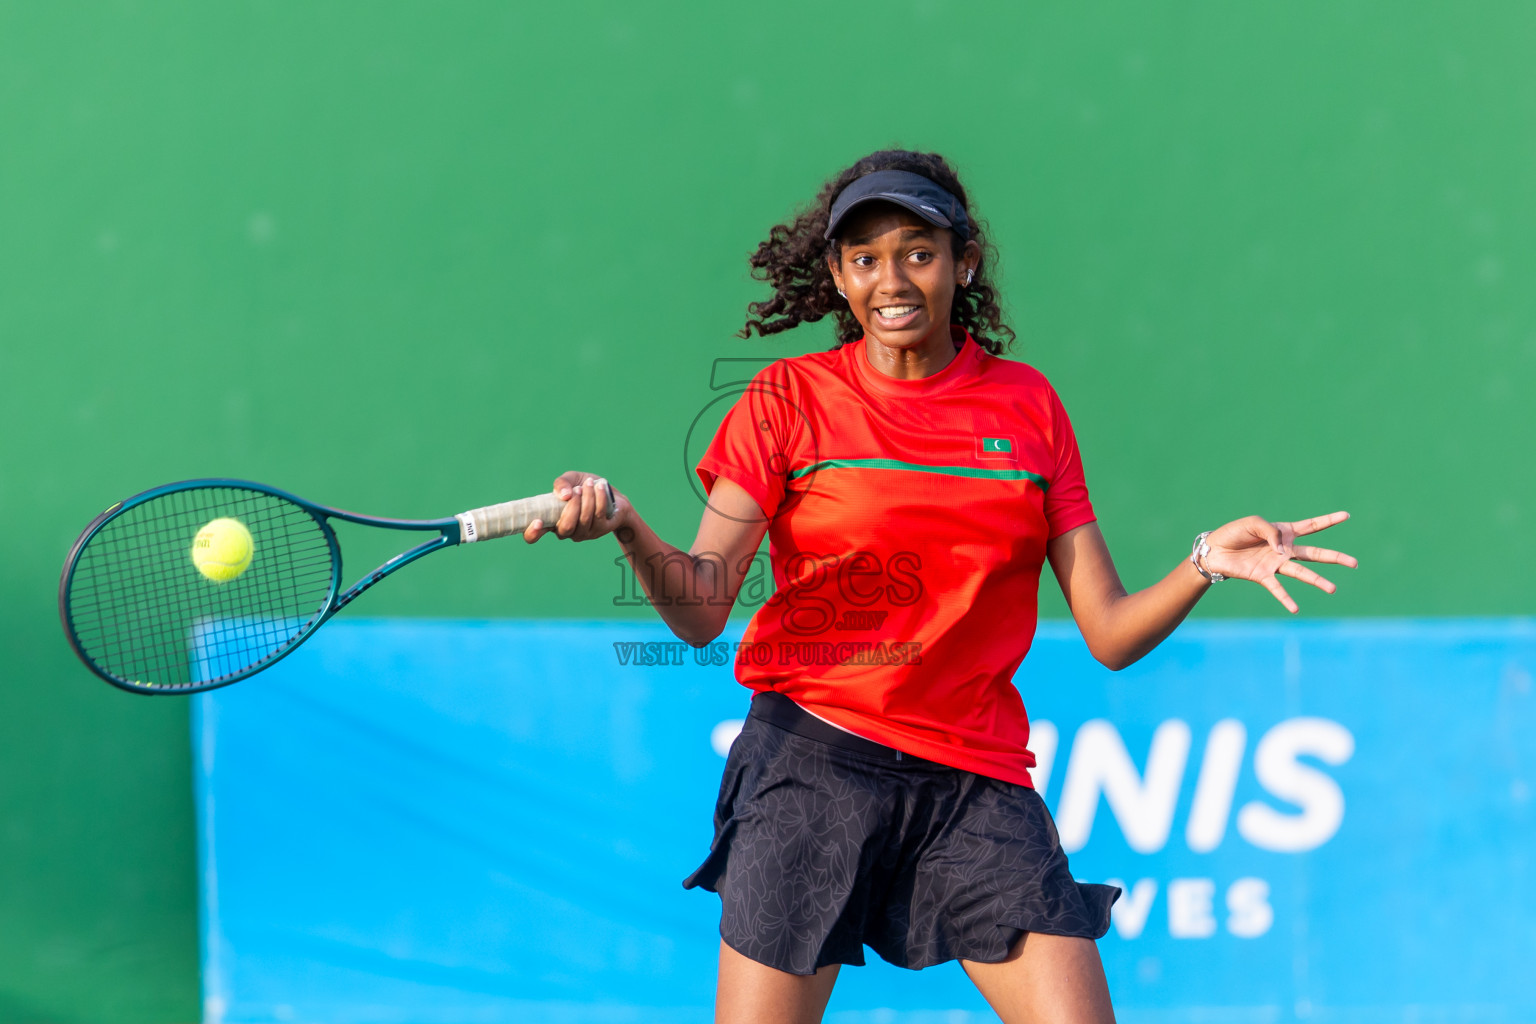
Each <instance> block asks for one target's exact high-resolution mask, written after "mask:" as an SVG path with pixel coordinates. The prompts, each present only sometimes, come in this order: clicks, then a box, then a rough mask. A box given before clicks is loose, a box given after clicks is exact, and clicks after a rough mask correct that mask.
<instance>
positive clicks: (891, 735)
mask: <svg viewBox="0 0 1536 1024" xmlns="http://www.w3.org/2000/svg"><path fill="white" fill-rule="evenodd" d="M992 261H993V251H992V249H991V246H990V245H989V243H988V242H987V240H986V238H985V236H984V234H983V229H982V225H981V224H980V223H979V222H978V220H977V219H976V216H975V212H974V208H973V207H972V206H971V205H970V202H969V200H968V198H967V195H966V192H965V189H964V188H963V187H962V186H961V184H960V181H959V179H958V178H957V177H956V175H955V172H954V171H953V170H951V169H950V167H949V165H948V164H947V163H946V162H945V161H944V160H943V159H942V158H940V157H938V156H936V155H933V154H922V153H912V152H906V151H887V152H880V153H874V154H872V155H870V156H868V157H866V158H864V159H863V160H860V161H859V162H858V163H857V164H855V165H854V166H852V167H850V168H849V169H847V170H846V171H844V172H843V173H842V174H840V175H838V176H837V177H836V178H835V179H833V180H832V181H831V182H829V183H828V184H827V185H826V186H825V187H824V188H823V189H822V190H821V193H820V194H819V195H818V196H817V198H816V200H815V202H814V203H813V204H812V205H811V206H810V208H809V209H808V210H806V211H805V212H803V213H801V214H800V215H799V216H798V217H796V218H795V219H794V220H793V221H791V222H790V223H788V224H780V225H778V226H777V227H775V228H774V229H773V230H772V231H771V232H770V233H769V236H768V240H767V241H765V242H764V243H763V244H762V245H761V246H759V248H758V250H757V253H756V254H755V255H754V256H753V257H752V261H751V262H752V266H753V268H754V270H755V271H756V273H757V274H758V276H759V277H760V278H762V279H764V280H766V281H768V282H769V283H770V284H771V285H772V286H773V289H774V294H773V297H772V298H770V299H768V300H767V301H765V302H758V303H753V304H752V305H751V307H749V308H750V311H751V314H752V318H751V319H749V320H748V321H747V328H746V329H744V330H743V332H742V333H743V336H746V334H747V333H748V332H749V331H750V330H756V331H758V332H759V333H760V334H765V335H766V334H773V333H777V332H779V331H783V330H787V329H789V328H791V327H794V326H795V325H797V324H801V323H808V322H813V321H816V320H820V319H821V318H822V317H825V316H827V315H829V314H830V315H831V316H832V317H833V319H834V322H835V323H836V335H837V341H838V347H837V348H835V349H833V350H832V351H830V352H822V353H817V354H814V355H807V356H799V357H796V358H793V359H784V360H780V361H779V362H777V363H774V364H773V365H772V366H770V367H768V368H767V369H766V370H764V371H763V372H762V373H761V374H759V375H758V377H757V378H756V380H755V381H754V383H753V385H752V387H751V388H750V389H749V390H748V392H747V393H746V394H745V395H743V396H742V398H741V399H740V401H738V403H737V404H736V406H735V407H734V408H733V409H732V411H731V412H730V414H729V415H728V416H727V417H726V419H725V422H724V423H723V424H722V425H721V427H720V429H719V432H718V433H717V435H716V436H715V439H714V442H713V444H712V445H711V446H710V448H709V450H708V451H707V453H706V454H705V456H704V458H703V460H702V461H701V462H700V463H699V466H698V473H699V476H700V477H701V478H702V480H703V481H704V485H705V487H706V488H708V492H709V503H708V507H707V508H706V509H705V510H704V515H703V519H702V521H701V522H700V524H699V531H698V536H697V537H696V538H695V539H694V542H693V546H692V547H691V548H690V549H689V550H688V552H686V553H684V552H681V551H680V550H679V549H677V548H675V547H673V546H672V545H670V544H668V543H667V542H666V541H663V540H662V539H661V538H660V537H658V536H657V535H656V534H655V533H654V532H653V531H652V530H651V528H650V527H649V526H647V525H646V523H645V521H644V520H643V519H641V518H640V515H639V513H638V512H636V511H635V509H634V508H633V507H632V506H631V505H630V504H629V503H628V502H627V501H626V500H624V498H623V496H622V495H617V493H616V492H615V494H616V497H617V498H618V512H617V513H616V514H615V515H614V517H613V518H612V519H605V518H604V517H603V516H602V515H599V514H598V508H599V498H600V497H601V496H602V494H603V491H604V488H605V487H606V482H605V481H603V480H602V478H601V477H598V476H594V475H589V474H584V473H566V474H564V475H563V476H561V477H560V478H559V479H557V480H556V481H555V490H556V491H557V492H558V493H560V494H561V495H562V496H563V497H566V498H568V499H569V504H568V505H567V507H566V510H565V513H564V514H563V515H562V516H561V518H560V522H559V523H558V524H557V525H555V526H554V527H553V528H552V529H553V532H555V533H556V534H557V535H558V536H560V537H564V538H570V539H575V540H587V539H590V538H592V537H597V536H600V535H602V534H604V533H608V532H614V533H615V534H616V535H617V537H618V539H619V543H620V544H621V545H622V547H623V549H624V551H625V553H626V555H627V556H628V557H629V559H630V562H631V564H632V565H633V566H634V568H635V572H636V574H637V575H638V576H639V579H640V582H641V583H642V584H643V585H644V587H645V590H646V593H647V594H648V595H649V596H650V598H651V600H652V602H653V603H654V604H655V606H656V609H657V611H658V612H660V613H661V616H662V618H663V619H665V620H666V622H667V624H668V625H669V626H670V627H671V628H672V630H673V632H675V633H676V634H677V635H678V636H679V637H680V638H682V639H683V640H686V641H688V642H690V643H693V644H704V643H707V642H709V641H710V640H713V639H714V638H715V637H716V636H717V635H719V633H720V631H721V629H722V628H723V627H724V626H725V623H726V616H727V614H728V613H729V611H730V606H731V602H732V601H733V600H734V599H735V596H736V593H737V590H738V588H739V587H740V586H741V583H742V580H743V577H744V575H745V573H746V572H747V570H748V568H749V567H750V565H751V563H752V557H753V554H754V553H755V552H756V551H757V549H758V545H759V543H760V542H761V541H762V538H763V534H764V533H765V532H766V533H767V534H768V536H769V539H770V554H771V561H772V564H773V571H774V579H775V582H776V584H777V588H778V589H777V591H776V593H775V596H774V598H773V599H772V600H771V601H770V602H769V603H767V604H765V605H764V606H763V607H762V608H761V609H760V610H759V611H758V612H757V614H756V615H755V616H754V617H753V619H752V622H751V624H750V626H749V627H748V628H747V631H746V635H745V638H744V643H743V646H742V648H741V650H740V654H739V655H738V658H737V665H736V673H737V677H738V678H739V679H740V680H741V681H742V682H743V683H745V684H746V685H747V686H749V687H751V689H752V690H753V691H755V695H754V697H753V699H752V706H751V711H750V715H749V717H748V719H747V722H746V725H745V727H744V728H743V730H742V732H741V735H740V736H739V737H738V738H737V740H736V742H735V744H734V745H733V746H732V748H731V751H730V755H729V757H728V759H727V763H726V768H725V778H724V781H723V783H722V785H721V789H720V799H719V804H718V806H717V808H716V812H715V841H714V844H713V846H712V847H711V852H710V854H709V856H708V857H707V858H706V859H705V861H704V863H703V864H702V865H701V866H700V867H699V869H698V870H697V871H696V872H694V874H693V875H692V876H691V877H690V878H688V880H687V881H686V882H685V884H686V885H688V886H690V887H692V886H702V887H704V888H707V889H711V890H713V891H715V892H718V893H719V894H720V899H721V904H722V908H723V912H722V916H721V922H720V934H721V938H722V940H723V941H722V943H721V946H720V978H719V988H718V996H717V1004H716V1006H717V1009H716V1016H717V1020H720V1021H728V1022H745V1021H752V1022H785V1024H789V1022H810V1021H817V1020H819V1019H820V1018H821V1014H822V1011H823V1009H824V1007H825V1006H826V1003H827V998H828V996H829V995H830V993H831V991H832V985H833V981H834V980H835V978H836V977H837V972H838V969H839V966H840V965H842V964H862V963H863V962H864V956H863V947H864V946H865V945H868V946H870V947H872V948H873V949H874V950H875V951H876V952H877V953H879V954H880V956H882V957H884V958H885V959H886V960H888V961H890V962H891V963H894V964H897V965H899V966H902V967H910V968H914V969H916V968H922V967H928V966H931V965H933V964H937V963H942V962H944V961H947V960H956V959H958V960H960V962H961V964H962V965H963V966H964V968H965V970H966V972H967V974H969V975H970V977H971V979H972V980H973V981H974V982H975V984H976V986H977V987H978V988H979V989H980V990H981V992H982V994H983V995H984V996H985V997H986V999H987V1001H988V1002H989V1003H990V1004H991V1005H992V1007H993V1008H994V1009H995V1010H996V1011H997V1013H998V1015H999V1016H1000V1017H1002V1019H1003V1020H1004V1021H1007V1022H1022V1021H1026V1020H1028V1021H1034V1020H1051V1021H1064V1022H1077V1021H1083V1022H1088V1021H1094V1022H1097V1021H1109V1020H1112V1019H1113V1014H1112V1011H1111V1009H1110V1002H1109V992H1108V989H1107V986H1106V984H1105V979H1104V971H1103V967H1102V966H1101V965H1100V962H1099V956H1098V950H1097V947H1096V946H1095V945H1094V940H1095V939H1097V938H1098V937H1100V936H1101V935H1103V934H1104V933H1105V931H1106V930H1107V929H1108V927H1109V910H1110V904H1111V903H1113V901H1114V899H1115V897H1116V896H1117V895H1118V891H1117V890H1115V889H1111V888H1109V887H1107V886H1102V885H1086V884H1079V883H1077V882H1076V881H1074V880H1073V878H1072V874H1071V872H1070V871H1069V870H1068V867H1067V858H1066V856H1065V854H1064V853H1063V852H1062V850H1061V847H1060V845H1059V844H1058V842H1057V837H1056V830H1055V827H1054V825H1053V824H1052V822H1051V819H1050V815H1049V813H1048V812H1047V810H1046V808H1045V805H1044V803H1043V802H1042V801H1041V799H1040V797H1039V796H1038V795H1037V794H1036V793H1035V791H1034V790H1033V789H1032V788H1031V782H1030V775H1029V769H1030V768H1031V766H1033V764H1034V757H1033V756H1032V755H1031V754H1030V752H1029V749H1028V739H1029V721H1028V719H1027V718H1026V716H1025V713H1024V705H1023V702H1022V700H1021V698H1020V695H1019V690H1018V689H1017V688H1016V687H1015V686H1014V683H1013V678H1014V672H1015V670H1016V669H1018V667H1019V664H1020V662H1021V661H1022V660H1023V658H1024V655H1025V653H1026V652H1027V651H1028V650H1029V646H1030V641H1031V639H1032V637H1033V635H1034V630H1035V617H1036V596H1037V590H1038V586H1039V579H1040V571H1041V568H1042V567H1043V565H1044V563H1045V562H1046V561H1049V562H1050V564H1051V568H1052V570H1053V571H1054V572H1055V575H1056V579H1057V581H1058V582H1059V583H1060V585H1061V589H1062V592H1063V593H1064V594H1065V595H1066V599H1067V603H1068V604H1069V605H1070V607H1071V609H1072V616H1073V618H1074V619H1075V620H1076V621H1077V624H1078V626H1079V628H1080V629H1081V630H1082V633H1083V637H1084V638H1085V639H1086V640H1087V642H1088V647H1089V649H1090V650H1091V651H1092V652H1093V655H1094V657H1096V658H1097V659H1098V660H1099V661H1101V662H1103V663H1104V664H1105V665H1107V666H1109V667H1110V668H1114V669H1119V668H1123V667H1125V666H1126V665H1129V664H1131V663H1132V662H1134V661H1136V660H1137V659H1138V658H1140V657H1142V656H1143V655H1145V654H1146V653H1147V652H1148V651H1150V650H1152V648H1153V647H1155V646H1157V644H1158V643H1159V642H1161V641H1162V639H1163V638H1164V637H1166V636H1167V635H1168V634H1169V633H1170V632H1172V631H1173V629H1174V627H1175V626H1177V625H1178V624H1179V622H1180V621H1182V620H1183V619H1184V617H1185V616H1186V615H1187V614H1188V613H1189V611H1190V609H1191V608H1193V607H1194V605H1195V602H1196V601H1198V600H1200V598H1201V597H1202V596H1203V595H1204V594H1205V592H1206V590H1208V589H1209V588H1210V586H1211V585H1212V583H1214V582H1217V581H1220V580H1222V579H1228V578H1237V579H1246V580H1252V581H1254V582H1256V583H1259V584H1260V585H1261V586H1263V587H1265V588H1266V589H1267V590H1269V591H1270V593H1272V594H1273V595H1274V596H1275V598H1276V599H1277V600H1279V601H1280V603H1281V604H1283V605H1284V606H1285V607H1286V608H1287V609H1288V610H1290V611H1292V612H1294V611H1296V604H1295V602H1294V601H1292V600H1291V598H1290V596H1289V595H1288V594H1287V593H1286V592H1285V590H1284V589H1283V588H1282V587H1281V585H1280V583H1279V581H1278V580H1277V579H1276V576H1277V575H1282V576H1289V577H1291V578H1292V579H1296V580H1300V581H1301V582H1304V583H1310V584H1312V585H1313V586H1316V587H1318V588H1320V589H1321V590H1323V591H1325V592H1327V593H1332V592H1333V590H1334V586H1333V584H1332V583H1330V582H1328V581H1327V580H1325V579H1323V578H1322V577H1320V576H1318V575H1317V574H1316V573H1314V572H1312V571H1311V570H1310V569H1307V568H1305V567H1303V566H1301V565H1299V564H1297V562H1296V561H1295V560H1298V559H1299V560H1304V561H1312V562H1331V563H1335V564H1338V565H1346V566H1353V565H1355V560H1354V559H1353V558H1351V557H1349V556H1348V555H1344V554H1341V553H1339V552H1337V551H1330V550H1326V549H1323V548H1316V547H1310V546H1305V545H1301V544H1298V543H1296V540H1297V538H1298V537H1302V536H1305V535H1307V534H1311V533H1315V532H1317V531H1319V530H1323V529H1326V528H1328V527H1330V526H1333V525H1334V524H1336V523H1339V522H1342V521H1343V520H1344V519H1345V518H1347V516H1346V515H1345V513H1343V512H1336V513H1333V514H1332V515H1327V516H1320V517H1317V518H1314V519H1307V520H1303V521H1301V522H1295V523H1280V522H1270V521H1268V520H1266V519H1261V518H1259V517H1257V516H1249V517H1248V518H1245V519H1239V520H1236V521H1234V522H1230V523H1227V524H1226V525H1225V526H1221V527H1219V528H1217V529H1215V530H1211V531H1210V532H1208V533H1202V534H1200V536H1199V537H1198V538H1196V541H1195V544H1194V550H1193V552H1192V554H1191V556H1190V557H1189V558H1184V559H1180V561H1179V563H1178V564H1177V566H1176V567H1175V568H1174V569H1173V570H1172V571H1171V572H1170V573H1168V575H1167V576H1165V577H1164V578H1163V579H1162V580H1161V581H1159V582H1158V583H1155V584H1153V585H1152V586H1150V587H1148V588H1147V589H1145V590H1142V591H1140V592H1138V593H1135V594H1128V593H1126V590H1125V588H1124V587H1123V586H1122V585H1121V583H1120V578H1119V576H1118V575H1117V574H1116V572H1115V566H1114V563H1113V561H1112V560H1111V559H1110V555H1109V550H1108V548H1107V547H1106V546H1105V543H1104V538H1103V536H1102V535H1101V534H1100V532H1099V528H1098V526H1097V525H1096V523H1095V518H1094V512H1093V507H1092V505H1091V504H1090V503H1089V500H1088V491H1087V487H1086V485H1085V484H1084V478H1083V467H1082V463H1081V460H1080V459H1079V456H1078V447H1077V442H1076V440H1075V438H1074V436H1073V433H1072V425H1071V423H1070V422H1069V420H1068V419H1067V414H1066V412H1065V410H1064V409H1063V408H1062V404H1061V401H1060V400H1059V399H1058V398H1057V396H1056V392H1055V391H1054V390H1052V388H1051V385H1050V384H1049V383H1048V382H1047V381H1046V379H1045V378H1044V377H1043V376H1041V374H1040V373H1039V372H1038V371H1036V370H1034V369H1032V368H1031V367H1029V366H1026V365H1025V364H1023V363H1018V362H1012V361H1009V360H1005V359H1002V358H999V356H1000V354H1001V352H1002V351H1003V349H1004V348H1005V344H1006V341H1007V340H1009V339H1011V338H1012V332H1011V331H1009V329H1008V328H1007V327H1006V326H1004V324H1003V323H1002V319H1001V312H1000V310H999V306H998V297H997V291H996V288H995V285H994V284H993V281H992V279H991V277H990V274H989V271H990V268H991V264H992ZM550 529H551V528H550V527H546V526H545V524H543V523H535V524H533V525H532V526H531V527H529V529H528V532H527V534H526V535H525V536H526V538H527V539H528V540H529V541H530V542H531V541H534V540H537V539H538V537H539V536H540V535H541V534H542V533H544V532H548V531H549V530H550ZM1026 685H1027V686H1028V687H1034V686H1046V685H1049V680H1038V681H1030V682H1029V683H1027V684H1026Z"/></svg>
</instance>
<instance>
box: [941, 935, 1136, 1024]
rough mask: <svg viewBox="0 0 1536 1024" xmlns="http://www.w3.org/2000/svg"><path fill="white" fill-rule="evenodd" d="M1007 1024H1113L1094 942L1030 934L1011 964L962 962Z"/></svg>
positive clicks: (1012, 955)
mask: <svg viewBox="0 0 1536 1024" xmlns="http://www.w3.org/2000/svg"><path fill="white" fill-rule="evenodd" d="M960 963H961V965H962V966H964V967H965V973H966V974H968V975H970V978H971V981H972V982H974V983H975V985H976V988H977V989H978V990H979V991H980V992H981V994H982V996H983V997H984V998H985V999H986V1000H987V1002H988V1003H989V1004H991V1006H992V1009H993V1010H995V1011H996V1012H997V1015H998V1016H999V1017H1001V1018H1002V1019H1003V1024H1045V1022H1047V1021H1049V1022H1050V1024H1113V1022H1114V1019H1115V1012H1114V1010H1113V1009H1112V1008H1111V1007H1110V1004H1109V983H1108V982H1107V981H1106V980H1105V978H1104V964H1103V962H1102V961H1100V960H1099V947H1098V946H1097V945H1095V944H1094V941H1093V940H1092V939H1081V938H1075V937H1072V936H1068V935H1046V934H1045V933H1043V932H1026V933H1025V934H1024V937H1023V938H1021V939H1019V941H1018V942H1017V943H1016V944H1015V945H1014V947H1013V950H1012V952H1010V953H1009V954H1008V958H1007V959H1006V960H1003V961H1000V962H999V963H995V964H982V963H976V962H974V961H971V960H962V961H960Z"/></svg>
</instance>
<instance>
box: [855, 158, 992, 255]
mask: <svg viewBox="0 0 1536 1024" xmlns="http://www.w3.org/2000/svg"><path fill="white" fill-rule="evenodd" d="M875 202H880V203H895V204H896V205H897V206H900V207H904V208H905V209H908V210H911V211H912V212H913V213H915V214H917V215H918V216H919V217H921V218H923V220H925V221H927V222H928V223H930V224H933V225H935V226H936V227H941V228H949V229H950V230H951V231H953V232H954V233H955V234H957V235H959V236H960V237H961V238H963V239H966V240H969V239H970V237H971V221H970V218H969V217H967V216H966V215H965V207H964V206H962V205H960V200H958V199H956V198H955V197H954V196H953V195H951V194H950V193H949V191H948V190H947V189H944V188H941V187H940V186H939V185H937V184H935V183H934V182H932V181H930V180H929V179H927V178H925V177H923V176H922V175H921V174H913V173H912V172H911V171H874V172H872V173H870V174H866V175H864V177H862V178H856V179H854V180H853V181H851V182H849V183H848V187H847V188H845V189H843V190H842V191H841V192H839V193H838V194H837V198H836V199H834V200H833V201H832V214H831V216H830V217H829V218H828V219H827V233H826V236H825V237H827V238H834V237H836V235H837V229H838V226H839V225H840V224H842V222H843V220H844V219H845V218H846V217H847V216H848V214H849V212H850V211H851V210H853V208H854V207H856V206H860V205H862V204H864V203H875Z"/></svg>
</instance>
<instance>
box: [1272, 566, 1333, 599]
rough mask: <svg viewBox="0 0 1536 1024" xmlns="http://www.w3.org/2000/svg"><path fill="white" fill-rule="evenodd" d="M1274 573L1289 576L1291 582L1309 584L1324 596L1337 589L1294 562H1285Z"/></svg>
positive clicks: (1328, 581) (1330, 582)
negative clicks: (1298, 581) (1297, 581)
mask: <svg viewBox="0 0 1536 1024" xmlns="http://www.w3.org/2000/svg"><path fill="white" fill-rule="evenodd" d="M1275 572H1277V573H1279V574H1280V575H1281V576H1289V577H1290V578H1291V579H1293V580H1300V581H1301V582H1302V583H1310V584H1312V585H1313V586H1314V587H1316V588H1317V589H1318V590H1321V591H1322V592H1323V593H1325V594H1331V593H1333V592H1334V591H1335V590H1338V589H1339V588H1338V587H1336V586H1334V585H1333V583H1332V581H1330V580H1326V579H1324V578H1323V577H1321V576H1319V575H1318V574H1317V573H1315V572H1313V571H1312V570H1311V569H1308V568H1307V567H1306V566H1304V565H1297V564H1296V563H1295V562H1286V563H1285V564H1284V565H1282V566H1280V568H1278V569H1276V570H1275Z"/></svg>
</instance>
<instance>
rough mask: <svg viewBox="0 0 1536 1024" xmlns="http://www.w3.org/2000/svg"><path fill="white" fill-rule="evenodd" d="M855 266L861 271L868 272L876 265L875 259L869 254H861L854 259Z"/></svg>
mask: <svg viewBox="0 0 1536 1024" xmlns="http://www.w3.org/2000/svg"><path fill="white" fill-rule="evenodd" d="M853 265H854V266H856V267H859V268H861V269H864V270H868V269H869V268H870V267H872V266H874V265H875V258H874V257H873V256H871V255H869V254H868V253H860V254H859V255H857V256H855V257H854V258H853Z"/></svg>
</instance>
